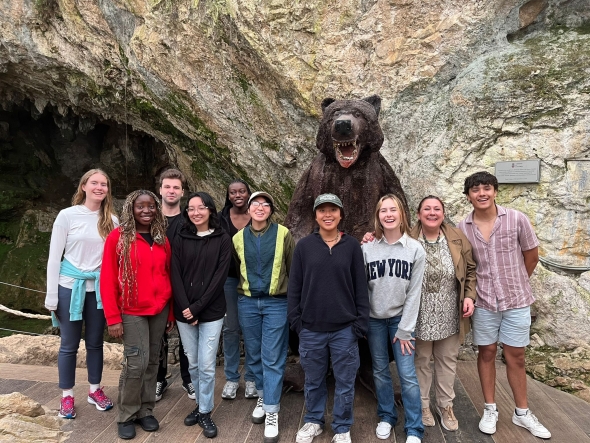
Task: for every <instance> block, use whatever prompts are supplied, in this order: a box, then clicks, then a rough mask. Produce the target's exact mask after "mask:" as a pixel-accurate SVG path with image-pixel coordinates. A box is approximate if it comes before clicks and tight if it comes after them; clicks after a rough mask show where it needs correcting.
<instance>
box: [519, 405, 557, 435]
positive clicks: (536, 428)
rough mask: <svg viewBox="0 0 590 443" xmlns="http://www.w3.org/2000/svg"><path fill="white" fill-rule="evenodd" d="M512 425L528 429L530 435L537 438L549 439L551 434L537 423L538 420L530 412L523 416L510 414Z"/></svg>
mask: <svg viewBox="0 0 590 443" xmlns="http://www.w3.org/2000/svg"><path fill="white" fill-rule="evenodd" d="M512 423H514V424H515V425H516V426H521V427H523V428H525V429H528V430H529V432H530V433H531V434H533V435H534V436H535V437H539V438H551V432H549V431H548V430H547V428H546V427H545V426H543V425H542V424H541V423H539V419H538V418H537V417H535V415H534V414H533V413H532V412H531V411H530V409H529V410H528V411H527V412H526V414H525V415H517V414H516V411H515V412H514V413H513V414H512Z"/></svg>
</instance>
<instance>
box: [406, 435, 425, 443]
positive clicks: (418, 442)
mask: <svg viewBox="0 0 590 443" xmlns="http://www.w3.org/2000/svg"><path fill="white" fill-rule="evenodd" d="M406 443H422V439H421V438H420V437H416V436H415V435H408V438H406Z"/></svg>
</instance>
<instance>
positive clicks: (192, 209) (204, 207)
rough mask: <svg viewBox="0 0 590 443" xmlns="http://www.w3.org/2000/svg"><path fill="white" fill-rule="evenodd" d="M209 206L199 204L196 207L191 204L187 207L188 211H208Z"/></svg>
mask: <svg viewBox="0 0 590 443" xmlns="http://www.w3.org/2000/svg"><path fill="white" fill-rule="evenodd" d="M208 210H209V208H208V207H207V206H197V207H196V208H194V207H192V206H189V207H188V208H186V212H189V213H190V212H201V213H202V212H206V211H208Z"/></svg>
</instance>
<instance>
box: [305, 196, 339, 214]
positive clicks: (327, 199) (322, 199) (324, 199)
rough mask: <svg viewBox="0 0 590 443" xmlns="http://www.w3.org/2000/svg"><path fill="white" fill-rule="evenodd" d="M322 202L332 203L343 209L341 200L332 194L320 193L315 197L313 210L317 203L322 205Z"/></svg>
mask: <svg viewBox="0 0 590 443" xmlns="http://www.w3.org/2000/svg"><path fill="white" fill-rule="evenodd" d="M324 203H332V204H333V205H336V206H338V207H339V208H342V209H344V206H343V205H342V201H341V200H340V199H339V198H338V197H337V196H336V195H334V194H321V195H318V197H317V198H316V199H315V202H314V204H313V210H314V211H315V208H317V207H318V206H319V205H323V204H324Z"/></svg>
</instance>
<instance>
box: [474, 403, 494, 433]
mask: <svg viewBox="0 0 590 443" xmlns="http://www.w3.org/2000/svg"><path fill="white" fill-rule="evenodd" d="M497 422H498V410H497V409H496V410H493V409H487V408H484V410H483V416H482V417H481V420H480V421H479V430H480V431H481V432H483V433H484V434H490V435H491V434H493V433H495V432H496V423H497Z"/></svg>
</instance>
